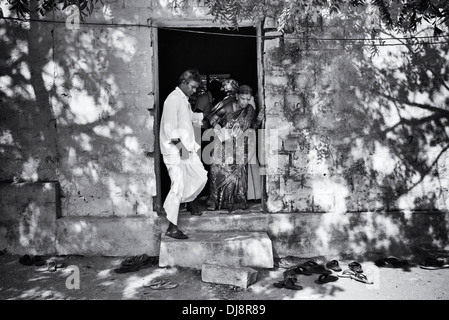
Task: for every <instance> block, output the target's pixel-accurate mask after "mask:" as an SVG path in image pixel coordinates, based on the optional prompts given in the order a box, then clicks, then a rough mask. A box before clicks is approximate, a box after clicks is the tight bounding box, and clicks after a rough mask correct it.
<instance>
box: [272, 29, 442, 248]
mask: <svg viewBox="0 0 449 320" xmlns="http://www.w3.org/2000/svg"><path fill="white" fill-rule="evenodd" d="M354 25H356V24H354ZM311 29H313V30H314V32H315V34H313V35H314V37H312V36H310V37H303V38H301V40H298V41H297V43H296V44H295V43H294V40H291V39H286V40H285V41H286V44H285V46H284V48H283V50H287V49H288V50H290V51H292V50H293V51H294V53H295V54H294V55H290V58H292V60H293V62H294V63H296V64H297V66H296V67H297V69H298V70H301V74H304V75H308V77H309V75H312V76H310V77H309V80H308V81H304V83H305V84H304V83H300V81H298V80H296V79H295V78H294V77H291V78H290V80H289V82H290V83H289V87H290V88H294V89H295V90H296V91H300V92H301V96H300V97H299V100H300V103H299V105H301V108H296V109H295V108H294V109H291V108H290V109H289V108H284V116H285V117H286V118H287V119H288V120H289V121H291V122H292V123H293V125H294V126H295V128H294V132H292V133H293V134H294V135H296V136H297V138H298V145H300V146H303V147H304V146H305V147H304V149H305V152H294V153H292V157H293V160H294V161H295V162H296V161H298V159H299V160H301V159H304V158H305V157H306V158H307V157H308V158H307V159H305V160H303V161H306V163H307V167H310V163H313V164H312V166H313V165H314V164H315V163H318V164H320V163H321V164H322V163H325V164H326V165H325V167H326V168H328V170H329V171H328V172H326V174H324V176H325V177H324V178H323V177H321V178H322V180H323V181H324V182H322V183H321V184H317V185H316V186H311V189H312V190H313V191H312V192H313V197H314V200H315V201H314V205H313V206H312V207H310V208H309V210H311V211H313V212H329V211H337V212H339V213H342V219H340V222H338V221H337V220H339V219H338V218H334V219H330V220H333V221H324V220H323V221H322V225H321V227H323V228H324V229H325V230H326V234H331V235H332V236H331V237H330V238H331V239H332V240H330V241H331V242H332V241H335V240H336V239H338V237H339V236H341V231H345V233H346V235H347V238H346V239H345V240H347V241H349V242H350V243H353V244H354V245H353V246H351V247H350V248H346V250H348V251H349V252H348V253H354V254H355V255H361V256H363V255H364V253H363V252H365V253H366V252H368V251H371V252H390V253H391V252H404V250H405V249H407V248H409V247H411V246H413V245H421V244H425V245H428V246H430V247H439V248H442V247H443V248H444V247H445V246H447V244H448V240H449V239H448V236H447V233H448V230H447V221H445V220H446V217H447V215H446V207H447V205H446V204H447V201H448V191H449V189H448V186H447V185H448V184H447V181H448V176H447V162H446V158H447V156H448V153H447V149H448V147H449V142H448V141H449V139H448V131H447V128H448V120H449V110H448V109H447V106H448V103H449V82H448V80H449V69H448V68H447V57H448V52H449V44H448V43H447V42H444V41H443V42H440V43H438V44H425V43H420V41H418V40H417V39H416V38H415V39H405V38H404V37H401V36H398V35H394V34H391V33H385V34H382V35H381V37H384V38H390V39H391V40H390V43H391V41H394V42H395V43H396V44H397V43H401V45H394V46H388V45H385V46H381V45H380V46H378V48H377V49H378V53H377V54H376V55H372V54H370V51H369V50H366V49H368V47H364V46H363V45H361V44H357V43H356V44H347V43H344V41H343V42H338V41H336V42H334V43H330V42H319V41H318V40H316V38H318V39H319V38H320V37H323V38H331V36H332V37H334V38H340V39H341V38H344V36H345V33H344V32H347V33H348V34H351V32H348V29H349V27H348V28H346V30H345V28H344V27H343V26H342V27H341V28H340V29H341V30H340V31H341V34H339V28H338V27H335V28H329V29H330V30H331V31H329V32H330V33H332V34H331V35H329V34H325V33H324V32H326V30H328V29H327V28H321V31H322V32H321V33H319V31H316V30H319V28H318V29H317V28H315V29H314V28H311ZM323 30H325V31H323ZM352 31H354V30H352ZM355 31H356V32H355V33H352V34H360V32H362V31H363V30H362V29H360V30H358V31H357V30H355ZM306 32H307V31H306ZM310 32H311V33H312V31H310ZM317 34H318V36H317ZM362 34H363V32H362ZM417 35H418V36H424V35H427V36H428V35H430V36H432V35H433V29H432V28H429V29H428V30H426V29H425V28H423V30H422V31H421V33H419V34H417ZM305 38H307V41H306V40H304V39H305ZM293 39H294V37H293ZM426 40H427V41H425V42H435V41H436V40H435V39H432V38H428V39H426ZM440 40H441V39H440ZM287 44H288V46H287ZM291 47H293V49H292V48H291ZM295 48H296V50H294V49H295ZM298 48H299V49H300V50H297V49H298ZM281 51H282V50H281ZM342 53H344V54H342ZM285 55H286V52H284V56H285ZM279 61H282V59H281V60H279ZM299 79H301V77H299ZM296 93H297V92H295V94H296ZM301 97H302V98H301ZM284 105H287V103H284ZM304 120H307V121H304ZM304 123H307V127H304ZM304 154H307V156H304ZM301 157H302V158H301ZM290 169H293V170H292V172H293V174H290V175H289V176H288V177H284V179H285V180H287V179H290V180H291V181H294V183H297V184H298V185H300V184H301V183H302V181H300V180H299V179H300V178H302V177H303V176H304V172H303V171H304V170H303V169H302V168H290ZM295 170H296V171H297V172H296V173H298V172H299V173H302V175H300V174H296V175H295V174H294V173H295ZM301 170H302V171H301ZM315 170H316V169H315ZM318 171H320V170H318ZM306 175H308V178H311V173H310V172H309V173H306ZM321 178H320V177H318V178H317V179H321ZM309 184H310V182H309ZM322 193H329V194H333V196H334V198H333V200H332V199H331V200H330V201H328V203H325V201H324V200H326V199H327V198H326V197H322V199H323V201H322V202H320V194H322ZM328 198H329V197H328ZM329 199H330V198H329ZM329 203H330V204H329ZM335 204H337V205H335ZM347 212H354V213H358V212H361V213H363V212H374V213H376V214H374V215H364V214H354V215H353V216H351V218H349V220H348V221H347V224H346V225H344V224H342V223H341V221H342V220H345V219H347V216H345V217H343V216H344V214H345V213H347ZM377 213H378V214H377ZM393 222H394V223H393ZM389 226H394V227H392V228H389ZM322 241H324V242H327V241H328V240H322Z"/></svg>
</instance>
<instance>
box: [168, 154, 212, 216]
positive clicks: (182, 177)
mask: <svg viewBox="0 0 449 320" xmlns="http://www.w3.org/2000/svg"><path fill="white" fill-rule="evenodd" d="M162 157H163V159H164V163H165V165H166V167H167V170H168V175H169V176H170V181H171V185H170V191H169V192H168V195H167V198H165V201H164V209H165V212H166V213H167V219H168V221H170V222H171V223H173V224H174V225H177V224H178V215H179V206H180V204H181V203H184V202H191V201H193V200H195V198H196V197H197V196H198V195H199V194H200V193H201V191H202V190H203V189H204V186H205V185H206V183H207V171H206V170H205V169H204V166H203V164H202V162H201V159H200V157H199V156H198V154H197V153H196V152H191V153H190V157H189V158H188V159H185V160H182V159H181V157H180V156H179V155H177V154H170V155H163V156H162Z"/></svg>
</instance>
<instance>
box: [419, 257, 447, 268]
mask: <svg viewBox="0 0 449 320" xmlns="http://www.w3.org/2000/svg"><path fill="white" fill-rule="evenodd" d="M420 268H421V269H426V270H438V269H447V268H449V264H447V263H445V261H444V260H442V259H438V258H430V257H428V258H426V260H425V261H424V264H422V265H420Z"/></svg>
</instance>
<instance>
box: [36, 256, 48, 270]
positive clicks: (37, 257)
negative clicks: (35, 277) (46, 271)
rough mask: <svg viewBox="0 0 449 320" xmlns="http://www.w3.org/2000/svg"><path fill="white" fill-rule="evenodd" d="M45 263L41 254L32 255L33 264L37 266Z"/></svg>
mask: <svg viewBox="0 0 449 320" xmlns="http://www.w3.org/2000/svg"><path fill="white" fill-rule="evenodd" d="M46 263H47V261H45V260H44V259H43V258H42V257H41V256H35V257H34V265H35V266H38V267H42V266H44V265H45V264H46Z"/></svg>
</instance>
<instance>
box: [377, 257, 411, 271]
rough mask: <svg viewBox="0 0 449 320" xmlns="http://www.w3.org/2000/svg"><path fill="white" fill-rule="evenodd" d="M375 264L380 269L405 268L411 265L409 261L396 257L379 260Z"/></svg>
mask: <svg viewBox="0 0 449 320" xmlns="http://www.w3.org/2000/svg"><path fill="white" fill-rule="evenodd" d="M374 264H375V265H376V266H378V267H380V268H405V267H407V266H408V265H409V263H408V261H407V260H405V259H399V258H397V257H394V256H389V257H386V258H381V259H378V260H376V261H374Z"/></svg>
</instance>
